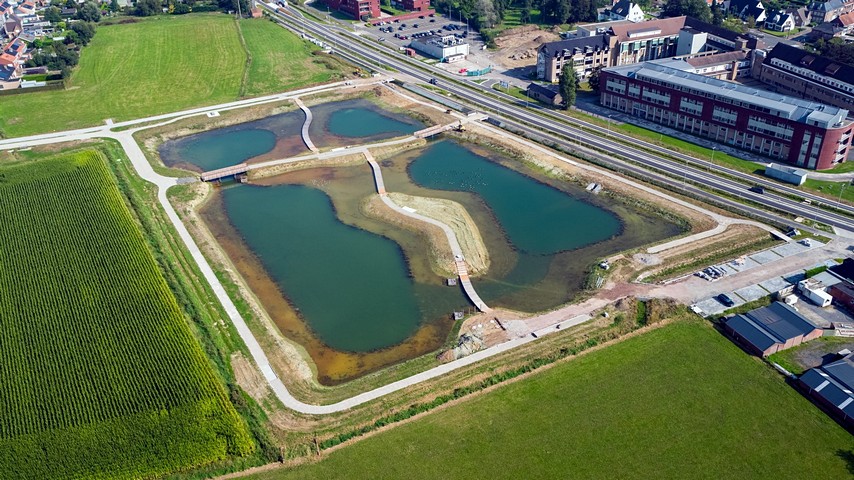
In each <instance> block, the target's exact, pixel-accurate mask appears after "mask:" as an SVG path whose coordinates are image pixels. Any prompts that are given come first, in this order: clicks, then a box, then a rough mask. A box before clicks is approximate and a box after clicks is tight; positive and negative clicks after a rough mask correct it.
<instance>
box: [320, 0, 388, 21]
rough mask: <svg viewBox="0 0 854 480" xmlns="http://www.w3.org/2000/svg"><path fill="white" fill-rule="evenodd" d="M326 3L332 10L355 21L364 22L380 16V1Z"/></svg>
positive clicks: (342, 0) (351, 0)
mask: <svg viewBox="0 0 854 480" xmlns="http://www.w3.org/2000/svg"><path fill="white" fill-rule="evenodd" d="M326 2H327V3H328V4H329V8H331V9H332V10H338V11H339V12H342V13H345V14H347V15H349V16H351V17H353V18H356V19H362V20H366V19H368V18H379V16H380V0H326Z"/></svg>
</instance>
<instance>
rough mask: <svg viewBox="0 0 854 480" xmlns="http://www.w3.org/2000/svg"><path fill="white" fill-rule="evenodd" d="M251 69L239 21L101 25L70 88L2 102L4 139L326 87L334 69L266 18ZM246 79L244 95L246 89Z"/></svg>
mask: <svg viewBox="0 0 854 480" xmlns="http://www.w3.org/2000/svg"><path fill="white" fill-rule="evenodd" d="M242 31H243V32H244V35H245V39H246V46H247V49H248V51H249V53H250V55H251V57H252V62H251V63H249V65H248V68H249V71H248V72H246V74H244V71H245V69H246V68H247V63H248V62H247V53H246V50H244V48H243V46H242V44H241V41H240V35H239V33H238V29H237V26H236V24H235V20H234V18H232V17H230V16H227V15H222V14H199V15H176V16H157V17H153V18H150V19H146V20H144V21H141V22H138V23H132V24H123V25H108V26H102V27H99V28H98V31H97V33H96V35H95V38H94V39H93V40H92V43H91V44H90V45H89V46H88V47H86V48H85V49H84V50H83V53H82V55H81V57H80V65H79V66H78V67H77V69H76V70H75V71H74V74H73V75H72V77H71V80H70V83H69V85H68V88H67V89H66V90H55V91H48V92H28V93H25V94H19V95H11V96H4V97H3V99H2V101H0V134H2V135H4V136H7V137H15V136H22V135H29V134H34V133H40V132H47V131H61V130H67V129H72V128H81V127H85V126H92V125H98V124H103V122H104V121H105V120H106V119H108V118H112V119H114V120H116V121H121V120H130V119H134V118H140V117H145V116H149V115H156V114H161V113H167V112H174V111H178V110H182V109H186V108H190V107H194V106H200V105H213V104H217V103H223V102H229V101H233V100H237V99H238V98H239V97H240V92H241V90H244V91H245V94H246V95H261V94H266V93H274V92H278V91H282V90H285V89H289V88H293V87H295V86H299V85H306V84H309V83H312V82H317V81H325V80H328V79H329V78H330V76H332V75H335V74H336V72H335V71H333V70H330V69H329V68H327V67H326V66H325V65H323V64H319V63H315V62H313V61H312V58H311V55H310V52H311V50H310V49H309V47H307V46H305V44H304V43H303V42H302V41H300V40H298V39H297V38H296V37H295V36H293V35H291V34H288V33H287V32H285V31H284V30H283V29H281V28H277V27H275V26H274V25H273V24H272V23H270V22H268V21H266V20H260V19H259V20H247V21H244V22H243V23H242ZM244 80H245V82H246V86H245V88H244V87H243V86H242V85H243V82H244Z"/></svg>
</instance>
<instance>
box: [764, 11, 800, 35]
mask: <svg viewBox="0 0 854 480" xmlns="http://www.w3.org/2000/svg"><path fill="white" fill-rule="evenodd" d="M765 28H767V29H768V30H772V31H775V32H791V31H792V30H794V29H795V16H794V15H792V14H791V13H789V12H787V11H785V10H779V11H777V12H775V13H774V14H772V15H771V16H769V17H768V19H767V20H765Z"/></svg>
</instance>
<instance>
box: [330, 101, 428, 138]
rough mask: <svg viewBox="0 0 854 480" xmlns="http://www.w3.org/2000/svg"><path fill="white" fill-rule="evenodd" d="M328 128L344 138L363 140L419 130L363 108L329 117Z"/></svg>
mask: <svg viewBox="0 0 854 480" xmlns="http://www.w3.org/2000/svg"><path fill="white" fill-rule="evenodd" d="M327 128H328V129H329V131H330V132H331V133H334V134H336V135H340V136H343V137H351V138H363V137H370V136H373V135H379V134H383V133H399V134H401V135H403V134H407V133H412V132H414V131H416V130H418V126H417V125H414V124H411V123H404V122H401V121H400V120H396V119H394V118H391V117H388V116H386V115H382V114H381V113H379V112H376V111H374V110H368V109H365V108H361V107H354V108H344V109H341V110H336V111H335V112H333V113H332V114H331V115H330V116H329V122H328V124H327Z"/></svg>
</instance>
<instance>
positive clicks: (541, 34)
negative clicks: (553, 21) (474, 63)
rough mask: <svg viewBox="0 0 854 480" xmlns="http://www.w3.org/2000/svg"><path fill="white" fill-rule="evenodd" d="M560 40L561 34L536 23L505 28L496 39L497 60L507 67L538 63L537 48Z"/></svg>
mask: <svg viewBox="0 0 854 480" xmlns="http://www.w3.org/2000/svg"><path fill="white" fill-rule="evenodd" d="M558 40H560V35H558V34H557V33H556V32H554V31H551V30H542V29H540V27H538V26H536V25H524V26H521V27H516V28H512V29H510V30H505V31H504V32H502V33H501V35H499V36H498V37H497V38H496V39H495V45H496V46H498V50H499V52H498V54H497V55H496V56H495V60H496V61H497V62H498V63H499V64H500V65H501V66H503V67H506V68H519V67H527V66H529V65H533V64H535V63H537V49H538V48H539V47H540V45H542V44H544V43H547V42H556V41H558Z"/></svg>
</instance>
